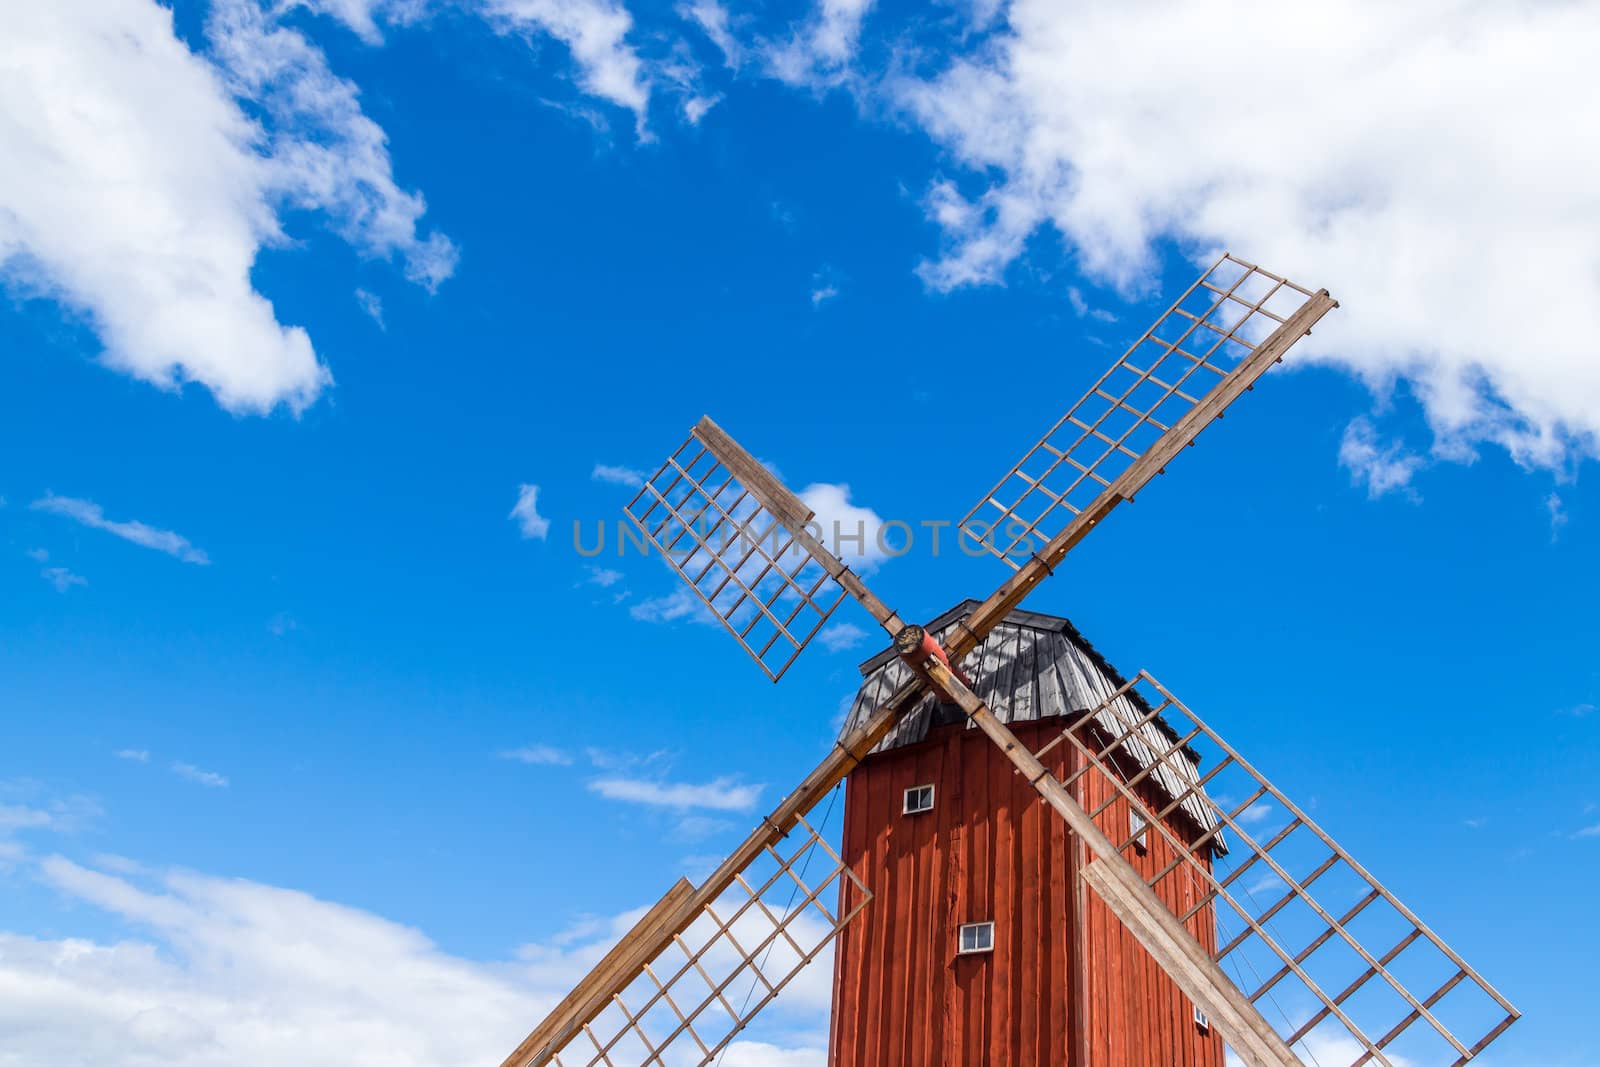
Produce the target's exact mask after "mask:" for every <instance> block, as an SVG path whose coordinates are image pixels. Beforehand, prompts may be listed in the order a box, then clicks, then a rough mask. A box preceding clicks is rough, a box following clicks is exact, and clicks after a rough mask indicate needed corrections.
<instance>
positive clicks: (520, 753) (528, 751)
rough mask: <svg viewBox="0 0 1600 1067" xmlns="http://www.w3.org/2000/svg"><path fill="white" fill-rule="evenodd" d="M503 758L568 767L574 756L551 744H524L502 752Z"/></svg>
mask: <svg viewBox="0 0 1600 1067" xmlns="http://www.w3.org/2000/svg"><path fill="white" fill-rule="evenodd" d="M500 758H501V759H508V760H515V761H516V762H517V763H526V764H529V765H530V766H534V767H566V766H569V765H571V763H572V757H571V756H570V755H568V754H567V753H565V752H563V751H561V750H560V749H559V748H552V747H550V746H549V745H524V746H523V747H521V748H508V749H506V750H505V751H504V752H502V753H500Z"/></svg>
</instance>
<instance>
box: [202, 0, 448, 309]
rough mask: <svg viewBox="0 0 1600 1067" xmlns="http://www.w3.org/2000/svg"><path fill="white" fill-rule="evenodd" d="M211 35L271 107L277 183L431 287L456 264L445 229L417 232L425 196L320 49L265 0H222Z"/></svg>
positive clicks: (241, 91) (351, 238)
mask: <svg viewBox="0 0 1600 1067" xmlns="http://www.w3.org/2000/svg"><path fill="white" fill-rule="evenodd" d="M206 36H207V38H208V40H209V41H210V42H211V48H212V51H213V52H214V53H215V54H216V55H217V57H218V58H219V60H220V61H221V63H222V65H223V67H224V70H225V71H226V74H227V77H228V80H229V84H230V85H231V86H232V88H233V90H234V91H235V92H236V93H237V94H238V95H239V96H241V97H245V98H248V99H251V100H254V101H257V102H259V103H260V105H261V106H262V107H263V108H264V109H265V110H266V111H267V112H268V113H269V114H270V115H271V116H272V123H271V129H270V134H269V146H268V147H269V154H268V156H267V165H268V174H269V177H270V179H271V181H272V184H273V188H274V189H275V190H277V191H278V192H279V193H280V194H282V195H285V196H287V197H289V199H290V200H291V202H293V203H294V204H295V205H296V206H298V207H302V208H321V209H323V210H325V211H327V212H328V216H329V219H330V221H331V222H332V224H333V226H334V228H335V229H336V230H337V231H338V232H339V234H340V235H341V236H342V237H343V238H344V239H345V240H346V241H348V242H349V243H350V244H351V245H353V246H354V247H356V248H358V249H360V250H361V251H362V252H364V253H366V254H368V255H371V256H376V257H380V258H386V257H390V256H398V257H399V258H400V259H401V260H402V261H403V262H404V264H405V273H406V277H407V278H409V279H410V280H411V281H413V282H416V283H417V284H419V285H422V286H424V287H426V288H427V289H428V290H430V291H432V290H434V289H436V288H437V287H438V286H439V284H440V283H441V282H443V281H444V280H445V279H446V278H448V277H449V276H450V275H451V274H452V273H453V272H454V271H455V267H456V260H457V258H458V254H457V251H456V248H455V246H454V245H453V244H451V243H450V241H449V239H447V238H446V237H445V236H444V235H443V234H439V233H434V234H431V235H430V236H428V237H427V238H423V237H421V236H420V235H419V234H418V232H417V224H418V222H419V220H420V219H421V218H422V215H423V213H424V212H425V211H426V210H427V207H426V204H425V203H424V202H423V199H422V197H421V196H420V195H418V194H416V193H408V192H406V191H405V190H403V189H401V188H400V187H399V186H398V185H396V183H395V180H394V174H393V169H392V167H391V164H390V160H389V149H388V137H387V135H386V134H385V133H384V132H383V129H382V128H381V127H380V126H378V124H377V123H375V122H373V121H372V120H371V119H370V118H368V117H367V116H366V115H365V114H364V113H363V112H362V110H361V102H360V91H359V90H358V89H357V88H356V86H355V85H354V83H352V82H350V81H347V80H346V79H343V78H340V77H338V76H337V75H335V74H334V73H333V72H332V71H331V70H330V69H329V68H328V61H327V57H326V56H324V55H323V53H322V51H321V49H319V48H317V47H316V46H315V45H313V44H312V43H311V42H310V41H308V40H307V39H306V38H305V37H304V36H303V35H302V34H300V33H299V32H298V31H296V30H293V29H290V28H288V27H286V26H283V25H280V24H279V23H278V22H277V20H276V18H274V17H273V16H272V15H269V14H268V13H267V12H266V11H265V10H264V9H263V7H262V5H261V4H260V3H259V0H218V2H217V3H216V4H215V5H214V6H213V8H212V13H211V17H210V18H209V19H208V20H207V23H206Z"/></svg>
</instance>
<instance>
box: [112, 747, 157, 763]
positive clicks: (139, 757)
mask: <svg viewBox="0 0 1600 1067" xmlns="http://www.w3.org/2000/svg"><path fill="white" fill-rule="evenodd" d="M117 758H118V759H125V760H132V761H133V762H135V763H149V762H150V750H149V749H145V748H125V749H122V750H121V751H119V752H118V753H117Z"/></svg>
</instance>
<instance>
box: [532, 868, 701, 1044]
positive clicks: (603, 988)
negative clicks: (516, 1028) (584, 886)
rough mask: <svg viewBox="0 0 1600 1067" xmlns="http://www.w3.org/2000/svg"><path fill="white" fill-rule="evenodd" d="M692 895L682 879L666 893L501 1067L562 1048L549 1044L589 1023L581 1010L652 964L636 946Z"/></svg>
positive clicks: (649, 936)
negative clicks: (640, 957) (578, 1019)
mask: <svg viewBox="0 0 1600 1067" xmlns="http://www.w3.org/2000/svg"><path fill="white" fill-rule="evenodd" d="M693 892H694V886H693V884H691V883H690V881H689V880H688V879H687V878H679V879H678V881H677V882H676V883H674V885H673V886H672V888H671V889H669V890H667V892H666V895H665V896H663V897H662V898H661V899H660V900H658V901H656V903H655V906H654V907H652V908H651V909H650V910H649V911H647V912H645V913H644V916H643V917H642V918H640V919H639V921H638V922H636V923H634V924H633V929H631V930H629V931H628V932H627V933H626V934H624V935H623V936H622V939H621V940H620V941H618V942H617V943H616V945H615V946H614V947H613V948H612V949H611V951H610V952H608V953H606V954H605V956H603V957H602V958H601V960H600V962H599V963H597V964H595V966H594V969H593V970H591V971H590V972H589V973H588V975H587V976H585V978H584V979H583V981H581V982H579V983H578V984H577V986H575V987H574V988H573V990H572V992H570V993H568V994H567V995H566V998H565V999H563V1000H562V1001H561V1003H560V1004H557V1005H556V1007H555V1010H553V1011H551V1013H550V1014H549V1015H548V1016H546V1017H545V1020H544V1022H542V1023H540V1024H539V1025H538V1026H536V1027H534V1028H533V1033H531V1034H529V1035H528V1036H527V1037H526V1038H525V1039H524V1040H523V1042H522V1044H520V1045H518V1046H517V1047H516V1049H515V1050H514V1051H513V1052H512V1053H511V1055H509V1056H507V1057H506V1058H505V1061H504V1062H503V1063H502V1064H501V1067H518V1065H520V1064H522V1063H524V1062H526V1061H527V1060H528V1059H529V1058H530V1057H533V1056H535V1055H536V1054H538V1053H541V1052H544V1051H546V1050H547V1047H548V1051H550V1052H554V1051H555V1050H556V1048H558V1047H559V1046H552V1045H551V1044H550V1043H551V1040H552V1039H553V1038H555V1037H556V1036H557V1035H558V1034H561V1033H564V1032H568V1033H570V1032H571V1031H573V1030H576V1029H577V1027H578V1026H581V1025H583V1023H584V1022H588V1019H587V1018H586V1019H583V1020H582V1022H577V1018H578V1014H579V1009H580V1008H581V1007H582V1006H583V1005H585V1004H586V1003H587V1002H588V1001H589V1000H590V999H591V998H592V997H593V996H595V995H596V994H598V993H606V994H609V993H610V991H611V990H612V988H613V987H614V986H615V984H616V981H617V979H618V978H620V977H622V976H624V975H628V976H631V975H632V974H633V972H635V971H637V970H639V969H640V968H642V967H643V966H644V964H645V963H647V962H649V957H645V958H644V959H642V960H641V959H638V958H637V952H636V951H635V948H636V946H638V945H640V944H643V943H646V942H648V941H649V940H650V939H651V938H652V937H653V936H654V935H655V934H656V933H657V932H658V931H659V930H660V929H661V927H662V926H663V924H664V923H665V922H666V921H667V920H668V918H669V917H670V916H673V915H675V914H676V912H677V909H678V908H679V907H681V906H682V904H683V903H684V901H686V900H688V899H689V897H690V895H691V894H693ZM590 1017H591V1018H592V1016H590ZM539 1062H543V1061H542V1060H541V1061H539Z"/></svg>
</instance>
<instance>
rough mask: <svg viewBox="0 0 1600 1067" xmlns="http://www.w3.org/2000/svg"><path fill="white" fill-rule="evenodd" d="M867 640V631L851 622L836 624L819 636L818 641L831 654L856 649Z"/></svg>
mask: <svg viewBox="0 0 1600 1067" xmlns="http://www.w3.org/2000/svg"><path fill="white" fill-rule="evenodd" d="M866 639H867V631H865V630H863V629H862V628H861V627H859V626H857V625H855V624H854V623H849V622H836V623H834V624H833V625H832V626H830V627H828V628H827V629H826V630H823V631H822V632H821V633H820V634H818V635H817V640H818V641H821V642H822V646H823V647H824V648H826V649H827V650H828V651H829V652H843V651H845V650H846V649H850V648H855V647H856V646H857V645H859V644H861V642H863V641H865V640H866Z"/></svg>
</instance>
